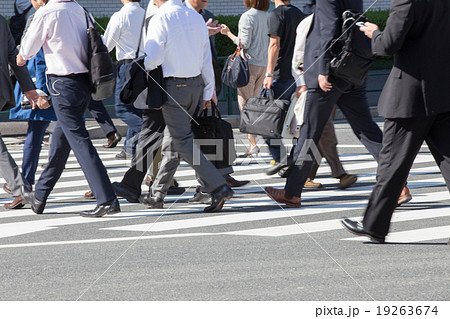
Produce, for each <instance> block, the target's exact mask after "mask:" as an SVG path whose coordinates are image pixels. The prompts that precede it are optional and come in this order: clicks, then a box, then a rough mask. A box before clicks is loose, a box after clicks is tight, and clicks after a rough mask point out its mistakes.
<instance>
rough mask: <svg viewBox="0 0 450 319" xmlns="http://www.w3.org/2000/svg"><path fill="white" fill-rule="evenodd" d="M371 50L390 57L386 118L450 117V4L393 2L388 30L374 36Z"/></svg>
mask: <svg viewBox="0 0 450 319" xmlns="http://www.w3.org/2000/svg"><path fill="white" fill-rule="evenodd" d="M372 50H373V52H374V53H375V54H377V55H394V67H393V68H392V71H391V74H390V75H389V78H388V80H387V82H386V85H385V87H384V89H383V92H382V93H381V97H380V100H379V103H378V111H379V113H380V114H381V115H382V116H384V117H385V118H411V117H418V116H430V115H434V114H439V113H444V112H448V111H450V80H449V77H450V59H449V56H450V1H449V0H392V2H391V12H390V14H389V18H388V21H387V23H386V28H385V29H384V31H383V32H380V31H375V32H374V34H373V38H372Z"/></svg>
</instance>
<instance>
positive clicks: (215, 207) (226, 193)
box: [203, 185, 234, 212]
mask: <svg viewBox="0 0 450 319" xmlns="http://www.w3.org/2000/svg"><path fill="white" fill-rule="evenodd" d="M233 195H234V192H233V190H232V189H231V188H230V187H229V186H228V185H223V186H221V187H219V188H218V189H217V190H216V191H215V192H214V193H213V194H212V199H211V205H209V206H208V207H205V209H204V210H203V211H204V212H218V211H219V210H221V209H222V207H223V204H225V202H226V201H227V200H230V199H231V197H233Z"/></svg>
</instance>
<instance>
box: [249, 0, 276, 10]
mask: <svg viewBox="0 0 450 319" xmlns="http://www.w3.org/2000/svg"><path fill="white" fill-rule="evenodd" d="M244 4H245V6H246V7H247V8H255V9H257V10H261V11H267V10H269V7H270V2H269V0H244Z"/></svg>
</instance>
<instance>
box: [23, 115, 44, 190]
mask: <svg viewBox="0 0 450 319" xmlns="http://www.w3.org/2000/svg"><path fill="white" fill-rule="evenodd" d="M49 125H50V121H28V129H27V138H26V140H25V143H24V145H23V159H22V174H23V177H25V179H26V180H27V181H28V183H30V185H34V176H35V174H36V170H37V166H38V163H39V154H40V153H41V149H42V140H43V139H44V135H45V130H46V129H47V127H48V126H49Z"/></svg>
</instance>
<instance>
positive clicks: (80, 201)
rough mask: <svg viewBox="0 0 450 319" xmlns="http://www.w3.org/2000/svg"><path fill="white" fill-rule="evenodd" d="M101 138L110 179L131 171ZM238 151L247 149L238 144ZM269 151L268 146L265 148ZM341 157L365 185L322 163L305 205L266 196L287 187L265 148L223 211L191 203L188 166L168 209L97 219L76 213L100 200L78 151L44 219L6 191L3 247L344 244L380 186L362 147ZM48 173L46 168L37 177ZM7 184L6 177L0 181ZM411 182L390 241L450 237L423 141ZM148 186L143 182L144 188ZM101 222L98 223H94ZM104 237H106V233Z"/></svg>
mask: <svg viewBox="0 0 450 319" xmlns="http://www.w3.org/2000/svg"><path fill="white" fill-rule="evenodd" d="M101 142H102V141H94V145H95V146H96V147H97V150H98V153H99V155H100V157H101V159H102V160H103V162H104V164H105V166H106V168H107V170H108V173H109V176H110V178H111V181H120V180H121V179H122V177H123V175H124V173H125V172H126V171H127V169H128V165H129V161H125V160H116V159H115V155H116V153H118V150H114V149H112V150H105V149H102V148H101V144H102V143H101ZM237 147H238V148H237V149H238V153H242V152H243V151H244V149H245V146H244V144H242V143H238V145H237ZM8 149H9V150H10V153H11V154H12V156H13V157H14V158H15V159H16V162H17V163H18V165H19V166H20V165H21V156H22V145H9V146H8ZM263 150H264V148H263ZM339 151H340V153H341V160H342V162H343V164H344V167H345V169H346V170H347V171H348V172H349V173H353V174H357V175H358V182H357V183H356V184H355V185H354V186H353V187H351V188H349V189H347V190H339V189H338V187H337V184H338V183H337V180H336V179H333V178H331V177H330V175H329V174H330V169H329V167H328V166H327V165H326V164H325V163H323V165H321V167H320V169H319V172H318V176H317V179H316V181H318V182H321V183H322V184H323V185H324V188H322V189H317V190H305V191H304V193H303V195H302V208H300V209H292V208H286V207H283V206H279V205H277V204H276V203H275V202H274V201H272V200H271V199H270V198H268V197H267V195H266V194H265V193H264V187H265V186H274V187H283V186H284V182H285V180H284V179H282V178H280V177H278V176H277V175H276V176H267V175H266V174H265V173H264V169H265V168H267V167H269V164H268V162H269V160H270V158H269V155H268V153H267V152H263V153H262V154H261V155H260V156H259V157H258V158H256V159H237V160H236V163H235V164H236V165H235V166H234V171H235V173H234V174H233V176H234V177H235V178H236V179H239V180H244V179H247V180H250V181H251V182H250V184H248V185H247V186H244V187H242V188H237V189H235V192H236V195H235V197H234V198H233V199H232V200H231V201H230V202H227V203H226V205H225V207H224V209H223V211H222V212H219V213H214V214H206V213H203V208H204V206H202V205H190V204H188V202H187V200H188V199H189V198H190V197H192V195H193V192H194V188H195V186H196V185H197V181H196V180H195V174H194V171H193V170H192V169H191V168H190V167H189V166H188V165H187V164H186V163H183V164H182V165H181V166H180V168H179V169H178V171H177V173H176V178H177V180H178V182H179V184H180V185H181V186H183V187H186V188H187V191H186V193H185V194H183V195H181V196H168V197H167V198H166V201H165V206H164V209H159V210H149V209H147V208H146V207H144V206H143V205H140V204H131V203H128V202H126V201H125V200H123V199H121V200H120V204H121V208H122V212H121V213H120V214H116V215H111V216H105V217H103V218H98V219H89V218H82V217H80V216H79V215H78V214H77V213H78V212H80V211H83V210H85V209H91V208H92V207H93V206H94V205H95V202H92V201H86V200H84V198H83V194H84V193H85V192H86V191H87V190H88V187H89V186H88V184H87V182H86V179H85V178H84V176H83V173H82V171H81V169H80V167H79V165H78V163H77V161H76V159H75V157H74V156H73V154H71V156H70V158H69V161H68V163H67V165H66V170H65V171H64V173H63V174H62V176H61V179H60V181H59V182H58V184H57V186H56V188H55V190H54V192H53V193H52V194H51V196H50V198H49V199H48V202H47V207H46V210H45V212H44V214H43V215H42V216H37V215H35V214H33V212H32V211H31V210H30V209H29V208H28V207H29V206H28V205H27V206H26V207H25V208H24V209H20V210H6V209H4V208H3V204H5V203H7V202H9V201H11V199H10V198H9V197H8V196H7V194H5V193H3V192H2V193H0V205H1V206H0V240H1V239H6V238H9V239H10V240H9V241H8V243H5V242H3V241H2V242H0V248H10V247H32V246H47V245H68V244H87V243H93V242H98V243H100V242H105V241H108V242H111V241H117V242H120V241H134V240H156V239H159V240H163V239H167V238H189V237H199V236H253V237H266V238H278V237H284V236H307V235H311V234H314V235H315V236H320V235H321V234H325V233H328V234H329V233H332V232H333V234H334V235H335V236H337V237H338V239H339V240H343V241H360V240H363V241H364V240H365V239H364V238H360V237H352V236H350V235H349V234H348V233H347V232H345V231H343V230H342V227H341V225H340V219H341V218H342V217H344V216H347V217H355V218H360V216H361V215H362V213H363V211H364V208H365V206H366V204H367V198H368V196H369V194H370V192H371V190H372V187H373V185H374V183H375V174H376V167H377V164H376V163H375V162H374V161H373V159H372V157H371V156H370V155H368V154H367V152H366V150H365V149H364V148H363V147H362V146H361V145H359V144H355V145H353V144H346V145H340V146H339ZM47 156H48V148H46V147H44V148H43V151H42V153H41V157H40V161H41V163H45V162H46V158H47ZM41 172H42V168H40V167H39V169H38V172H37V175H39V174H40V173H41ZM3 182H4V181H3V180H2V179H0V183H3ZM408 187H409V188H410V189H411V191H412V194H413V200H412V201H411V202H410V203H408V204H407V205H405V206H404V207H401V208H400V209H398V210H397V211H396V213H395V214H394V217H393V225H394V227H393V231H392V232H391V233H390V234H389V236H388V238H387V242H404V243H413V242H424V241H433V240H441V239H446V238H448V237H450V226H448V225H450V209H449V208H448V206H449V204H450V201H449V193H448V191H447V189H446V187H445V182H444V180H443V178H442V176H441V174H440V172H439V169H438V168H437V166H436V164H435V162H434V159H433V157H432V156H431V154H429V152H428V149H427V148H426V147H425V146H424V147H423V148H422V150H421V152H420V153H419V155H418V157H417V158H416V161H415V164H414V166H413V168H412V170H411V172H410V177H409V179H408ZM145 189H146V186H145V185H143V191H145ZM88 224H90V225H94V227H98V233H97V234H98V236H97V237H98V238H96V239H86V240H79V239H78V240H70V236H69V238H67V240H65V241H46V242H25V243H24V242H23V240H17V242H15V239H20V238H21V236H24V235H30V234H37V233H40V232H46V231H49V230H52V229H55V228H59V227H72V226H73V227H84V226H85V225H88ZM95 225H97V226H95ZM102 235H105V236H102Z"/></svg>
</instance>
